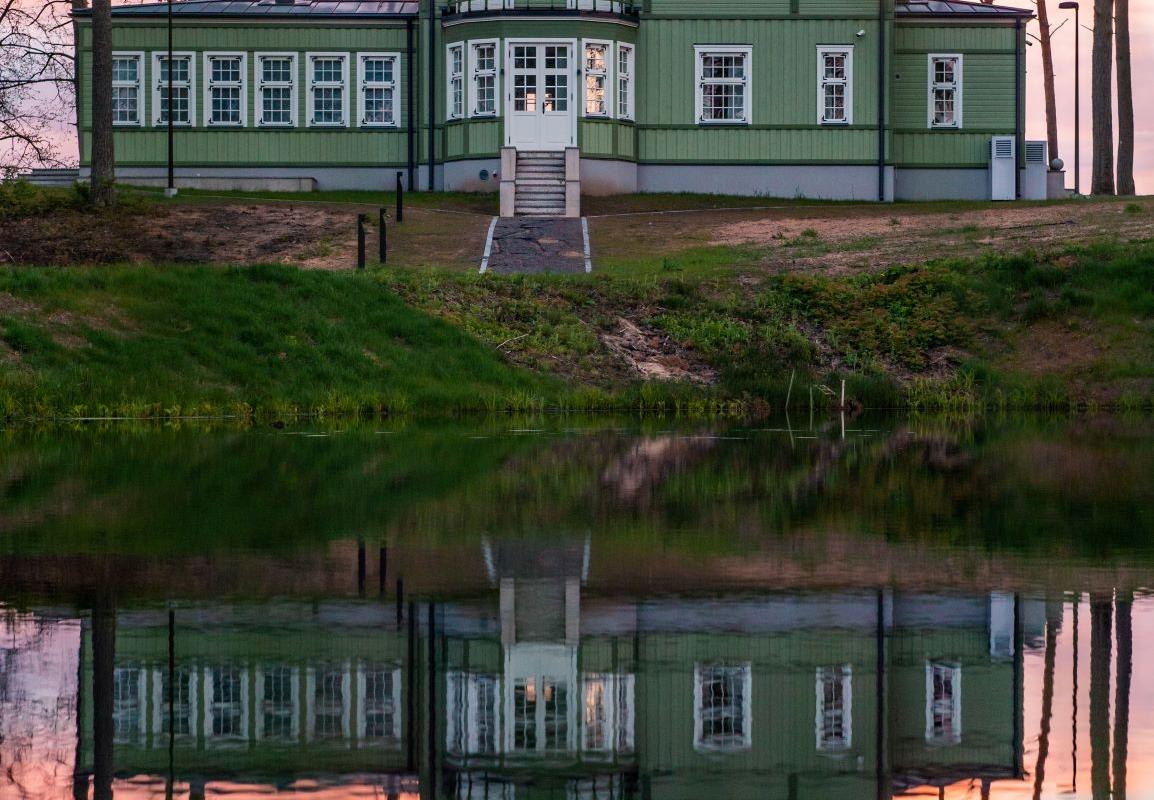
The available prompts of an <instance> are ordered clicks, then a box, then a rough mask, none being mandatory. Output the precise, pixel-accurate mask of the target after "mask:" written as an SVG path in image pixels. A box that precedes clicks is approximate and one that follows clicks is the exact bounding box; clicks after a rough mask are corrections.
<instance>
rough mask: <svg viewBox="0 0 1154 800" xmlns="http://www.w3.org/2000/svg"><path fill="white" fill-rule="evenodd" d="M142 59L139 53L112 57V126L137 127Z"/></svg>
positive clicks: (139, 110) (139, 108) (115, 54)
mask: <svg viewBox="0 0 1154 800" xmlns="http://www.w3.org/2000/svg"><path fill="white" fill-rule="evenodd" d="M143 60H144V59H143V57H142V56H141V55H140V54H139V53H114V54H113V55H112V124H113V125H139V124H140V121H141V118H142V117H141V107H140V105H141V100H140V79H141V77H142V76H141V73H142V71H143V69H144V68H143Z"/></svg>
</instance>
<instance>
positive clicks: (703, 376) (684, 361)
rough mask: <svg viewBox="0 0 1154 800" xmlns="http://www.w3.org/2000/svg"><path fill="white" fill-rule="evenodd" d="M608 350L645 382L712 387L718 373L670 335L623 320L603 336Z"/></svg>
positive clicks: (602, 339) (602, 340) (603, 341)
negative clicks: (684, 383) (657, 381)
mask: <svg viewBox="0 0 1154 800" xmlns="http://www.w3.org/2000/svg"><path fill="white" fill-rule="evenodd" d="M600 336H601V342H602V343H603V344H604V345H605V347H606V348H608V350H609V351H610V352H611V353H613V354H614V355H615V356H617V357H618V358H619V359H621V360H622V361H624V362H625V363H626V364H628V365H629V367H630V369H631V370H632V371H633V372H634V373H635V374H637V375H639V376H640V377H642V378H644V379H645V380H662V381H690V382H692V383H699V384H711V383H714V382H715V381H716V380H717V372H716V371H715V370H714V369H713V368H711V367H710V366H708V365H707V364H705V363H704V362H703V361H701V360H700V359H699V358H697V357H696V356H694V355H693V353H692V352H691V351H689V350H687V349H686V348H684V347H681V346H680V345H678V344H677V343H676V342H674V341H673V340H672V339H670V338H669V337H668V336H665V335H664V334H662V333H659V332H657V331H654V330H652V329H643V328H641V327H639V326H638V325H637V324H636V323H634V322H632V321H630V320H628V319H625V318H624V317H621V318H619V319H618V320H617V327H616V328H614V329H613V330H612V331H606V332H602V333H601V335H600Z"/></svg>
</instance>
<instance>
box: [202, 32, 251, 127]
mask: <svg viewBox="0 0 1154 800" xmlns="http://www.w3.org/2000/svg"><path fill="white" fill-rule="evenodd" d="M214 58H238V59H240V85H239V87H236V86H234V85H233V84H231V83H229V84H226V86H227V87H232V88H239V89H240V121H239V122H214V121H213V119H212V90H213V89H214V88H216V86H217V84H214V83H213V80H212V60H213V59H214ZM201 64H202V67H201V68H202V69H203V72H202V73H201V74H202V75H203V76H204V80H203V81H201V83H202V84H203V85H204V111H203V114H204V116H203V119H204V124H205V126H206V127H210V128H243V127H245V125H246V124H247V120H248V54H247V53H243V52H241V51H239V50H213V51H211V52H206V53H205V54H204V59H203V61H202V62H201Z"/></svg>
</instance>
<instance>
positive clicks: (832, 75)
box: [817, 46, 853, 125]
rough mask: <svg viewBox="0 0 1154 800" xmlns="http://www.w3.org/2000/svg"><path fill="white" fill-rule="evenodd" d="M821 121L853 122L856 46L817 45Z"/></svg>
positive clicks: (818, 116) (818, 114) (818, 120)
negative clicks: (854, 50)
mask: <svg viewBox="0 0 1154 800" xmlns="http://www.w3.org/2000/svg"><path fill="white" fill-rule="evenodd" d="M817 122H818V124H819V125H850V124H852V123H853V47H849V46H841V47H819V48H818V49H817Z"/></svg>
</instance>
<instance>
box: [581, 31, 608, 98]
mask: <svg viewBox="0 0 1154 800" xmlns="http://www.w3.org/2000/svg"><path fill="white" fill-rule="evenodd" d="M612 47H613V45H612V43H611V42H593V41H588V40H586V42H585V64H584V69H585V116H587V117H608V116H609V110H610V108H611V105H610V100H609V66H610V62H611V59H612V56H611V55H610V54H611V53H612Z"/></svg>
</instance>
